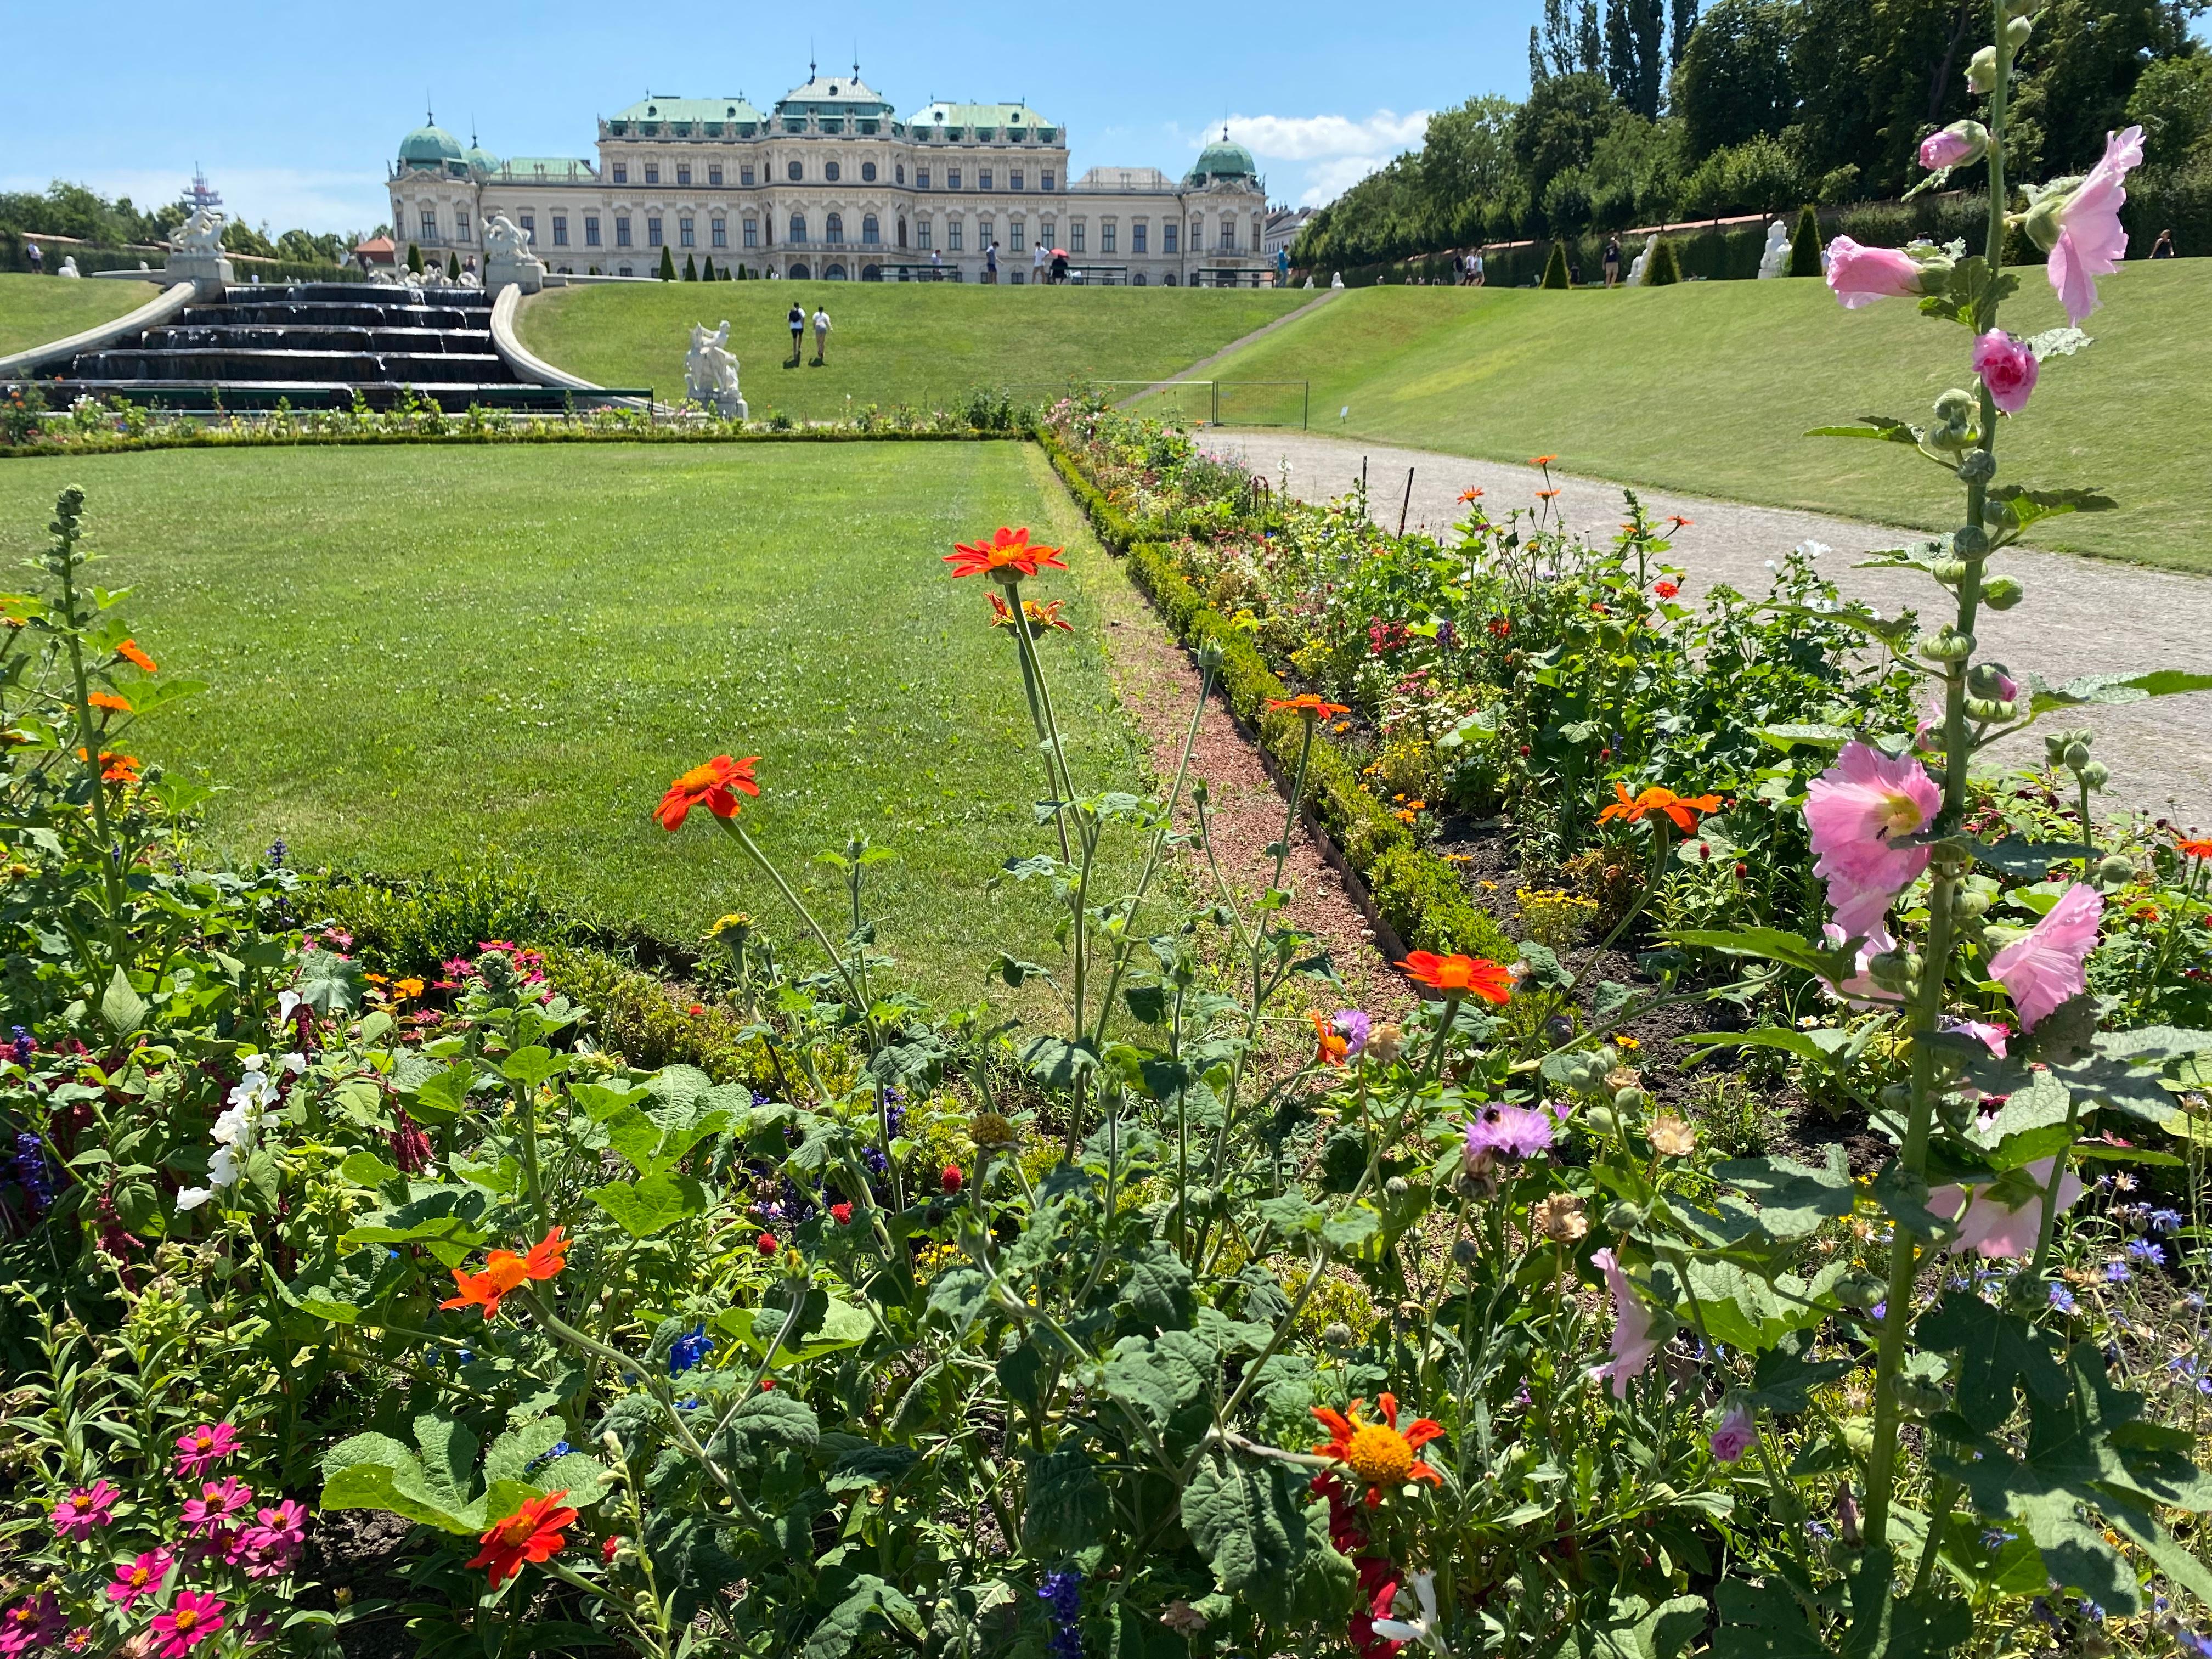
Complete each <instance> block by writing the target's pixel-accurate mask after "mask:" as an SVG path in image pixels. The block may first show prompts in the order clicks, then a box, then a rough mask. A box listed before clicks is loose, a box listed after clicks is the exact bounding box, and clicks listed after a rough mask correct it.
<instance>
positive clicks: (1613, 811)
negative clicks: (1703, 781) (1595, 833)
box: [1597, 780, 1721, 835]
mask: <svg viewBox="0 0 2212 1659" xmlns="http://www.w3.org/2000/svg"><path fill="white" fill-rule="evenodd" d="M1613 793H1615V794H1617V795H1619V796H1620V799H1619V800H1617V801H1615V802H1614V803H1613V805H1610V806H1608V807H1607V808H1606V809H1605V810H1604V811H1601V812H1600V813H1599V814H1598V815H1597V821H1598V822H1599V823H1606V822H1607V821H1608V820H1610V819H1613V818H1626V820H1627V821H1628V822H1629V823H1643V822H1644V819H1645V818H1646V817H1649V816H1650V814H1651V813H1654V812H1664V813H1665V814H1666V815H1667V816H1668V817H1670V818H1672V819H1674V827H1675V828H1676V829H1680V831H1681V832H1682V833H1683V834H1684V835H1687V834H1689V832H1690V831H1691V830H1692V829H1696V828H1697V827H1698V814H1699V813H1700V812H1717V811H1720V810H1721V798H1720V797H1719V796H1718V795H1689V796H1684V795H1678V794H1676V793H1674V791H1673V790H1671V789H1667V788H1662V787H1661V786H1660V785H1658V784H1656V783H1655V784H1653V785H1652V786H1651V787H1650V788H1648V789H1646V790H1645V791H1644V793H1642V794H1640V795H1638V796H1636V797H1635V798H1634V799H1631V798H1630V796H1629V793H1628V786H1627V785H1626V784H1625V783H1621V782H1620V781H1617V780H1616V781H1615V782H1614V783H1613Z"/></svg>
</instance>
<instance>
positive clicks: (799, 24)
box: [0, 0, 1542, 231]
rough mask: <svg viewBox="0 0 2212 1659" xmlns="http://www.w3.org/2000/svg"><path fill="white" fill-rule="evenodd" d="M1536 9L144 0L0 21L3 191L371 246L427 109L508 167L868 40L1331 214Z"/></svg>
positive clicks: (799, 68) (1502, 58)
mask: <svg viewBox="0 0 2212 1659" xmlns="http://www.w3.org/2000/svg"><path fill="white" fill-rule="evenodd" d="M1541 11H1542V3H1541V0H1458V3H1453V4H1441V3H1433V0H1406V3H1400V4H1397V5H1395V6H1392V7H1389V8H1388V9H1386V10H1385V11H1383V13H1380V14H1376V13H1371V12H1367V11H1365V10H1364V9H1351V8H1348V7H1346V6H1344V5H1342V4H1329V5H1323V4H1320V3H1312V0H1289V3H1285V4H1279V5H1273V6H1268V7H1266V8H1257V7H1247V6H1243V5H1238V4H1234V3H1231V4H1213V5H1203V6H1198V7H1193V6H1190V5H1188V4H1180V5H1178V4H1164V3H1158V0H1136V3H1127V4H1121V5H1113V6H1101V5H1097V4H1095V3H1093V4H1083V5H1054V4H1049V3H1041V0H1030V3H1022V4H1016V3H1007V0H971V3H968V4H964V5H962V6H959V7H951V8H948V7H936V6H927V5H915V4H907V5H902V6H896V7H890V6H850V5H847V6H836V7H821V6H796V5H794V6H788V7H784V8H781V9H777V8H760V9H756V8H755V7H753V6H750V5H746V6H732V5H729V4H727V3H722V4H706V3H695V0H647V3H641V4H635V3H634V4H613V5H611V4H609V3H607V0H593V3H589V4H585V3H572V0H540V3H534V4H533V3H524V4H521V5H507V6H501V5H485V6H470V7H467V8H465V9H464V8H459V7H453V8H450V9H447V8H441V7H439V6H435V5H431V6H420V5H415V6H408V5H391V4H360V3H352V4H333V3H330V0H294V3H290V4H270V3H265V0H218V3H216V4H215V5H212V6H208V7H204V8H199V9H197V10H196V11H195V12H193V13H192V14H191V15H190V17H189V21H186V15H185V13H181V12H179V10H177V9H176V8H175V7H173V6H157V5H154V4H149V3H144V0H0V41H5V42H6V44H7V52H6V53H5V56H6V58H7V59H8V61H9V83H10V84H11V85H14V86H16V87H40V88H49V89H50V90H49V91H48V92H47V93H45V94H40V96H38V97H37V98H36V99H34V100H33V101H32V104H31V106H29V107H28V108H27V109H25V110H22V111H19V112H17V115H16V117H15V118H13V119H11V120H10V121H9V124H8V131H7V134H6V137H5V138H4V139H0V189H9V190H21V189H40V188H43V187H44V185H46V181H47V180H48V179H53V178H56V177H60V178H66V179H74V180H76V181H78V182H81V183H83V184H87V185H92V186H93V187H94V188H95V189H98V190H100V191H104V192H106V193H107V194H109V195H117V194H125V195H129V196H130V197H132V198H133V199H134V200H135V201H137V202H138V203H139V204H141V205H142V206H143V205H145V204H149V203H152V202H157V201H162V200H167V199H169V198H172V197H174V196H175V195H176V194H177V193H178V191H179V190H180V189H181V188H182V187H183V186H184V185H185V182H186V180H187V179H189V178H190V177H191V170H192V166H193V163H194V162H195V161H197V162H198V163H199V164H200V165H201V166H202V167H204V168H205V169H206V170H207V173H208V176H209V179H210V181H211V182H212V183H213V184H214V185H216V188H217V189H218V190H220V191H222V193H223V196H224V198H225V203H226V205H227V206H228V207H229V208H230V209H231V210H232V211H233V212H234V213H236V214H237V215H238V216H240V217H242V218H244V219H245V220H246V221H247V222H249V223H259V222H263V221H266V222H268V223H269V224H270V227H271V228H272V229H274V230H283V229H286V228H289V227H291V226H293V225H295V224H302V225H305V226H306V227H307V228H309V229H312V230H317V231H325V230H337V231H345V230H353V229H360V228H367V227H368V226H370V225H373V224H374V223H376V222H379V221H380V219H382V218H383V217H384V216H385V215H386V213H387V212H388V208H387V206H386V197H385V194H384V191H383V188H382V185H383V179H384V168H385V165H386V159H387V158H388V157H389V156H391V155H392V154H394V153H395V152H396V150H397V149H398V143H399V139H400V137H401V135H403V134H404V133H405V132H406V131H408V129H409V128H410V127H412V126H414V125H417V124H418V123H419V122H420V121H421V120H422V111H423V100H424V97H425V94H428V96H429V97H430V98H431V99H432V100H435V107H436V110H437V115H438V120H439V123H440V125H443V126H446V127H447V128H449V129H451V130H452V131H454V132H457V133H459V135H460V136H461V137H462V139H463V141H464V142H465V141H466V139H467V137H468V135H469V127H470V124H471V119H473V121H474V124H475V126H476V130H477V133H478V134H479V136H480V137H482V139H483V143H484V145H485V147H486V148H487V149H490V150H492V151H493V152H494V153H495V154H498V155H592V154H594V152H593V150H592V142H593V138H594V136H595V133H596V128H595V126H594V125H593V122H594V118H596V117H597V116H599V115H601V114H605V113H607V112H611V111H613V110H617V109H619V108H621V107H623V106H624V105H626V104H628V103H629V102H631V101H633V100H635V99H636V98H638V97H640V96H641V95H642V94H644V93H645V91H646V90H647V88H648V87H649V88H651V89H652V90H653V91H654V92H658V93H662V94H680V95H691V96H719V95H723V94H730V93H735V92H743V93H744V94H747V95H748V96H750V98H752V99H753V100H754V101H755V102H757V103H759V104H762V105H763V106H765V105H766V104H767V103H768V102H769V100H772V99H774V98H775V97H777V96H780V95H781V94H782V93H784V92H785V91H787V89H788V88H791V87H793V86H795V85H797V84H798V83H799V82H801V81H804V80H805V78H806V64H807V54H808V50H809V43H810V41H811V44H812V48H813V51H814V52H815V53H816V55H817V58H819V60H820V62H821V63H822V64H823V65H824V66H825V67H829V66H836V68H838V69H839V70H844V69H846V68H848V67H849V65H850V64H851V63H852V61H853V55H854V42H855V40H857V41H858V43H859V52H860V70H861V74H862V76H863V78H864V79H865V80H866V81H867V82H868V83H869V84H870V85H872V86H874V87H876V88H878V90H880V91H882V92H883V93H884V94H886V95H887V96H888V97H890V99H891V100H893V101H894V102H895V103H896V105H897V106H898V107H899V108H901V109H902V110H906V109H912V108H915V107H916V106H920V105H921V104H922V103H924V102H925V101H927V100H928V99H930V98H931V97H933V96H934V97H940V98H961V99H974V100H998V99H1010V98H1023V99H1026V100H1028V101H1029V102H1030V103H1031V104H1034V105H1035V106H1037V107H1038V108H1039V109H1041V110H1042V111H1043V112H1045V113H1046V114H1048V115H1049V116H1051V117H1053V118H1054V119H1056V120H1059V121H1061V122H1064V123H1065V124H1066V126H1067V128H1068V130H1069V132H1070V134H1071V136H1072V137H1073V142H1074V146H1075V156H1074V167H1075V170H1076V171H1078V172H1080V171H1081V170H1082V169H1083V168H1085V167H1091V166H1093V165H1097V164H1100V163H1119V164H1123V165H1132V166H1152V167H1166V168H1170V169H1180V168H1181V167H1183V166H1185V165H1187V164H1188V162H1189V161H1190V160H1191V158H1192V157H1193V156H1194V155H1196V153H1197V150H1198V147H1199V145H1200V143H1203V142H1204V140H1205V138H1206V137H1208V136H1210V135H1209V128H1210V129H1211V130H1212V131H1218V130H1219V127H1220V124H1221V120H1222V118H1223V117H1224V116H1225V115H1226V116H1227V117H1228V118H1229V121H1230V126H1231V134H1232V136H1234V137H1237V138H1239V139H1241V140H1243V142H1244V143H1248V144H1249V145H1250V146H1251V148H1252V149H1254V150H1255V152H1256V153H1257V154H1258V155H1259V157H1260V161H1261V170H1262V171H1263V172H1264V173H1266V174H1267V182H1268V190H1269V193H1270V194H1271V195H1272V196H1273V197H1276V198H1278V199H1280V200H1287V201H1291V202H1299V201H1306V200H1314V201H1325V200H1327V199H1328V197H1331V196H1333V195H1334V194H1335V193H1336V191H1338V190H1340V189H1341V188H1342V187H1343V186H1344V185H1346V184H1349V183H1351V182H1352V180H1353V179H1357V178H1358V177H1359V176H1360V175H1361V174H1362V173H1364V172H1365V171H1367V170H1368V169H1369V168H1370V167H1372V166H1375V165H1376V164H1378V163H1380V162H1381V161H1387V160H1388V159H1389V157H1390V156H1391V155H1395V154H1396V153H1397V152H1398V151H1399V150H1401V149H1405V148H1407V147H1408V146H1409V145H1411V144H1413V143H1418V142H1419V137H1420V131H1421V126H1422V122H1423V119H1424V118H1425V115H1426V113H1427V112H1429V111H1430V110H1432V109H1437V108H1440V107H1443V106H1448V105H1450V104H1453V103H1456V102H1458V101H1460V100H1462V99H1464V98H1466V97H1468V95H1470V94H1474V93H1477V92H1502V93H1507V94H1513V95H1515V96H1519V95H1521V94H1523V93H1525V92H1526V91H1527V89H1528V26H1529V24H1530V23H1532V22H1534V21H1536V19H1537V17H1538V16H1539V15H1541ZM441 16H443V17H445V18H449V19H450V21H449V22H446V21H441ZM64 88H66V90H64Z"/></svg>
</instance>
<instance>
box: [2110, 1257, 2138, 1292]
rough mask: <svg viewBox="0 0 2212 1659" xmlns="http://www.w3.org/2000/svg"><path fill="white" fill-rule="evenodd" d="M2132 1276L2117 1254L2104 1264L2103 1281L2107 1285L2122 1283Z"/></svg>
mask: <svg viewBox="0 0 2212 1659" xmlns="http://www.w3.org/2000/svg"><path fill="white" fill-rule="evenodd" d="M2134 1277H2135V1275H2134V1274H2133V1273H2130V1272H2129V1271H2128V1264H2127V1263H2126V1262H2124V1261H2121V1260H2120V1259H2119V1258H2118V1256H2115V1257H2113V1258H2112V1260H2111V1261H2107V1262H2106V1264H2105V1282H2106V1284H2108V1285H2124V1284H2126V1283H2127V1282H2128V1280H2130V1279H2133V1278H2134Z"/></svg>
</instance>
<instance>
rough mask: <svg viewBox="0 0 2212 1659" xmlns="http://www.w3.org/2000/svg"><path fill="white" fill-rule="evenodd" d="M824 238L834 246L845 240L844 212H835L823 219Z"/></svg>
mask: <svg viewBox="0 0 2212 1659" xmlns="http://www.w3.org/2000/svg"><path fill="white" fill-rule="evenodd" d="M822 240H823V241H825V242H828V243H829V244H830V246H833V247H834V246H839V245H841V244H842V243H843V241H844V240H845V216H844V215H843V214H842V213H833V214H831V215H829V217H828V218H826V219H824V220H823V222H822Z"/></svg>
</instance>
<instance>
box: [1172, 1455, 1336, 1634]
mask: <svg viewBox="0 0 2212 1659" xmlns="http://www.w3.org/2000/svg"><path fill="white" fill-rule="evenodd" d="M1308 1501H1309V1494H1308V1492H1307V1491H1306V1480H1305V1479H1304V1477H1302V1475H1301V1474H1300V1473H1299V1472H1298V1471H1297V1470H1295V1469H1291V1468H1285V1467H1284V1466H1283V1465H1280V1464H1276V1463H1260V1462H1246V1461H1244V1460H1243V1459H1237V1458H1231V1459H1228V1460H1226V1461H1222V1462H1217V1461H1216V1460H1214V1459H1212V1458H1207V1459H1206V1460H1204V1461H1202V1462H1200V1464H1199V1466H1198V1470H1197V1473H1196V1474H1194V1475H1192V1477H1191V1480H1190V1484H1189V1485H1188V1486H1185V1487H1184V1488H1183V1492H1182V1524H1183V1529H1184V1530H1185V1531H1186V1532H1188V1534H1190V1539H1191V1541H1192V1542H1193V1543H1194V1544H1195V1545H1197V1547H1198V1550H1199V1553H1200V1554H1201V1555H1203V1556H1205V1557H1206V1561H1207V1563H1208V1564H1209V1565H1211V1566H1212V1569H1213V1577H1214V1582H1215V1583H1217V1584H1218V1585H1219V1586H1220V1587H1221V1589H1222V1590H1223V1591H1224V1592H1225V1593H1226V1594H1228V1595H1233V1596H1237V1597H1238V1598H1240V1599H1243V1600H1244V1601H1249V1602H1250V1603H1251V1604H1252V1605H1253V1607H1255V1609H1257V1610H1258V1611H1259V1612H1260V1613H1261V1617H1263V1618H1266V1617H1270V1616H1277V1617H1279V1616H1280V1614H1279V1611H1277V1610H1279V1609H1281V1608H1283V1607H1285V1606H1286V1604H1287V1602H1288V1601H1289V1598H1290V1593H1291V1587H1292V1584H1293V1582H1294V1580H1295V1578H1296V1577H1297V1573H1298V1571H1299V1569H1300V1568H1301V1566H1302V1565H1304V1562H1305V1559H1306V1557H1307V1555H1308V1534H1307V1527H1306V1513H1305V1510H1306V1504H1307V1503H1308Z"/></svg>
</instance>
